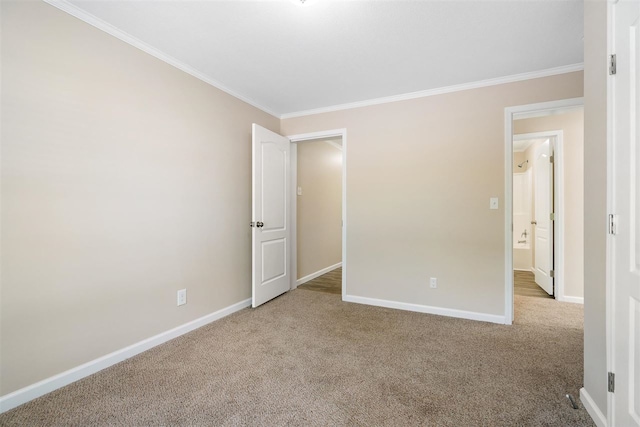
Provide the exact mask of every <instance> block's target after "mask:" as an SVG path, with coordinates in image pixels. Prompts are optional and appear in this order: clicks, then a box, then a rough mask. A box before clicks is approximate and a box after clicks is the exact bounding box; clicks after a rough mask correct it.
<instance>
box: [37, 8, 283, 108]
mask: <svg viewBox="0 0 640 427" xmlns="http://www.w3.org/2000/svg"><path fill="white" fill-rule="evenodd" d="M43 1H44V2H46V3H48V4H50V5H51V6H54V7H56V8H58V9H60V10H62V11H63V12H66V13H68V14H69V15H72V16H74V17H76V18H78V19H80V20H81V21H84V22H86V23H87V24H89V25H92V26H94V27H96V28H98V29H99V30H102V31H104V32H105V33H107V34H110V35H112V36H114V37H116V38H118V39H120V40H122V41H123V42H125V43H127V44H130V45H131V46H133V47H136V48H138V49H140V50H141V51H143V52H145V53H148V54H149V55H151V56H153V57H156V58H158V59H159V60H161V61H163V62H166V63H167V64H169V65H172V66H174V67H176V68H177V69H179V70H181V71H184V72H185V73H187V74H189V75H191V76H193V77H195V78H197V79H199V80H202V81H203V82H205V83H207V84H210V85H211V86H213V87H215V88H217V89H220V90H221V91H223V92H225V93H227V94H228V95H231V96H233V97H234V98H237V99H239V100H241V101H243V102H246V103H247V104H249V105H252V106H254V107H256V108H257V109H259V110H262V111H264V112H265V113H267V114H270V115H272V116H274V117H277V118H280V115H279V114H278V113H276V112H274V111H271V110H269V109H268V108H266V107H263V106H262V105H260V104H258V103H256V102H255V101H253V100H251V99H249V98H247V97H245V96H242V95H240V94H239V93H237V92H234V91H233V90H231V89H229V88H228V87H226V86H225V85H223V84H222V83H220V82H218V81H216V80H213V79H212V78H210V77H207V76H206V75H204V74H203V73H201V72H200V71H198V70H196V69H194V68H192V67H190V66H189V65H187V64H185V63H183V62H181V61H179V60H177V59H175V58H173V57H171V56H169V55H167V54H165V53H163V52H161V51H160V50H158V49H156V48H154V47H152V46H149V45H148V44H146V43H145V42H143V41H141V40H139V39H137V38H135V37H134V36H132V35H131V34H128V33H126V32H125V31H122V30H121V29H119V28H117V27H115V26H113V25H111V24H109V23H108V22H105V21H103V20H102V19H100V18H98V17H96V16H94V15H92V14H90V13H88V12H86V11H85V10H83V9H80V8H79V7H77V6H75V5H73V4H71V3H69V2H68V1H66V0H43Z"/></svg>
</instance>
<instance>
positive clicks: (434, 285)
mask: <svg viewBox="0 0 640 427" xmlns="http://www.w3.org/2000/svg"><path fill="white" fill-rule="evenodd" d="M429 287H430V288H432V289H435V288H437V287H438V279H436V278H435V277H432V278H431V279H429Z"/></svg>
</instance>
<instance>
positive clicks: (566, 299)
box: [558, 296, 584, 305]
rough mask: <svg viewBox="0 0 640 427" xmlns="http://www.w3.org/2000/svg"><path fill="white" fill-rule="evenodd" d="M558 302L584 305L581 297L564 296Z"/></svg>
mask: <svg viewBox="0 0 640 427" xmlns="http://www.w3.org/2000/svg"><path fill="white" fill-rule="evenodd" d="M558 300H559V301H562V302H572V303H575V304H583V305H584V298H583V297H568V296H564V297H561V298H558Z"/></svg>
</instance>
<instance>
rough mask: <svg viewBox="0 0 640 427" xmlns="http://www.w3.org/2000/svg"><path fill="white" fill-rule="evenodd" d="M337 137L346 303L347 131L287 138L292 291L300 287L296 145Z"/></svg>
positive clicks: (328, 131)
mask: <svg viewBox="0 0 640 427" xmlns="http://www.w3.org/2000/svg"><path fill="white" fill-rule="evenodd" d="M335 137H341V138H342V300H343V301H344V298H345V296H346V295H347V129H344V128H343V129H333V130H326V131H319V132H311V133H302V134H297V135H289V136H286V138H288V139H289V141H290V144H291V156H290V157H289V161H290V165H289V166H290V170H291V190H290V191H291V192H290V194H291V203H290V204H289V209H290V215H289V218H291V224H290V227H291V228H290V229H291V252H290V255H289V258H290V266H291V268H290V272H291V289H295V288H297V287H298V282H297V279H298V243H297V237H298V227H297V221H298V220H297V215H296V213H297V210H298V200H297V183H298V165H297V158H298V150H297V145H296V144H297V143H300V142H308V141H313V140H319V139H320V140H321V139H324V138H327V139H328V138H335Z"/></svg>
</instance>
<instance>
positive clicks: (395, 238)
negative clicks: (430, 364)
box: [281, 72, 583, 315]
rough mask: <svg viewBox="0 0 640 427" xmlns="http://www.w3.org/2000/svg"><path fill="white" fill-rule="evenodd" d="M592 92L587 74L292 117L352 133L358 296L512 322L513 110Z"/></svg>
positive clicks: (352, 258) (351, 239)
mask: <svg viewBox="0 0 640 427" xmlns="http://www.w3.org/2000/svg"><path fill="white" fill-rule="evenodd" d="M582 90H583V82H582V73H581V72H578V73H570V74H563V75H558V76H553V77H547V78H541V79H534V80H529V81H524V82H517V83H510V84H504V85H499V86H492V87H487V88H481V89H474V90H467V91H462V92H456V93H450V94H444V95H438V96H431V97H426V98H420V99H413V100H408V101H402V102H394V103H389V104H382V105H376V106H370V107H363V108H357V109H352V110H344V111H336V112H330V113H324V114H317V115H312V116H305V117H298V118H291V119H286V120H283V121H282V124H281V129H282V132H283V134H285V135H292V134H298V133H306V132H313V131H322V130H328V129H336V128H346V129H347V141H348V144H347V153H346V157H347V159H348V161H347V189H346V190H347V206H346V208H347V253H346V259H347V270H346V273H347V285H346V286H347V293H348V294H349V295H355V296H363V297H370V298H379V299H383V300H390V301H398V302H404V303H413V304H422V305H427V306H436V307H443V308H450V309H458V310H468V311H472V312H479V313H487V314H493V315H504V272H505V263H504V258H505V253H504V251H505V249H504V211H503V205H504V184H505V183H504V108H505V107H508V106H515V105H522V104H529V103H535V102H543V101H551V100H557V99H564V98H575V97H580V96H582ZM470 141H472V142H470ZM492 196H497V197H499V198H500V209H499V210H489V198H490V197H492ZM429 277H437V278H438V288H437V289H430V288H429V285H428V279H429Z"/></svg>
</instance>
